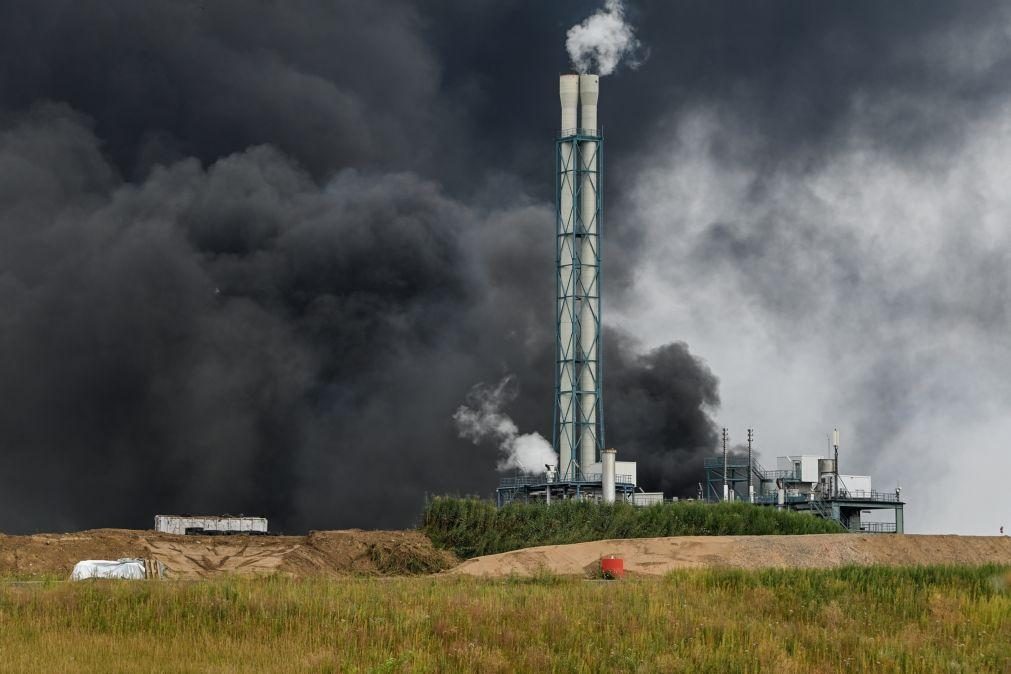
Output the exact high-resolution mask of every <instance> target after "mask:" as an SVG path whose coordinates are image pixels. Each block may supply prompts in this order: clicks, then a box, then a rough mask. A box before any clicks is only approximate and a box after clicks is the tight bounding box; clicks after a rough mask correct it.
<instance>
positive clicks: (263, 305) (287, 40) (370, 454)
mask: <svg viewBox="0 0 1011 674" xmlns="http://www.w3.org/2000/svg"><path fill="white" fill-rule="evenodd" d="M598 6H599V3H598V2H596V1H594V2H577V1H575V0H573V1H566V2H559V3H541V2H532V1H520V0H517V1H509V2H486V1H483V0H482V1H473V0H471V1H468V2H462V1H457V0H439V1H437V2H433V3H429V4H425V5H419V4H417V3H408V2H406V1H399V0H383V1H379V0H342V1H340V2H323V1H321V0H291V1H289V2H284V3H257V4H253V5H251V4H250V3H247V2H239V1H238V0H221V1H218V2H197V1H195V0H177V1H169V0H142V1H138V0H112V1H106V2H98V1H97V0H83V1H82V0H78V1H71V0H54V1H52V2H46V3H15V2H10V1H7V2H0V309H2V311H0V403H2V405H0V529H3V530H6V531H28V530H38V529H72V528H81V527H94V526H134V527H144V526H148V525H149V524H150V521H151V517H152V516H153V515H154V514H155V513H157V512H179V511H188V512H197V511H211V512H246V513H258V514H264V515H268V516H270V517H271V518H272V519H273V522H274V525H275V526H276V527H278V528H282V529H285V530H289V531H297V530H303V529H306V528H309V527H314V528H324V527H341V526H405V525H409V524H411V523H412V521H413V518H414V517H415V515H416V513H417V512H418V509H419V507H420V505H421V503H422V500H423V497H424V494H425V493H426V492H427V493H439V492H445V491H454V492H469V493H473V492H477V493H481V494H487V493H489V492H490V490H491V489H492V488H493V487H494V485H495V482H496V479H497V476H496V473H495V464H496V460H497V458H498V457H497V454H496V452H497V450H496V449H495V448H494V447H482V446H478V447H475V446H474V445H472V444H471V443H469V442H467V441H466V440H462V439H460V438H459V437H457V434H456V432H455V429H454V428H453V423H452V415H453V412H454V410H456V409H457V407H458V406H459V405H460V403H461V402H462V401H463V400H464V398H465V396H466V394H467V392H468V391H469V390H470V389H471V387H472V386H473V385H475V384H476V383H479V382H485V383H489V384H491V383H494V382H496V381H500V380H501V378H502V377H503V376H504V375H505V374H507V373H508V374H513V375H514V376H515V377H516V381H517V382H518V385H519V386H520V391H521V393H520V395H519V397H518V398H517V399H516V400H515V401H514V402H513V403H512V405H511V406H510V408H509V410H508V413H509V414H510V416H512V417H513V418H514V419H515V420H516V422H517V424H518V425H519V426H520V428H521V429H522V430H523V431H524V432H526V431H537V432H540V433H541V434H542V435H545V436H547V435H549V434H550V430H551V395H552V360H553V358H552V339H553V323H552V318H551V317H552V314H553V304H552V294H553V270H552V262H553V260H552V257H553V248H552V238H551V237H552V228H553V207H552V206H551V199H552V192H551V184H552V175H551V172H552V165H553V162H552V156H551V152H552V139H553V136H554V133H555V128H556V126H557V109H556V108H557V103H556V100H557V98H556V97H557V89H556V86H557V82H556V80H555V78H554V75H555V70H560V69H564V68H565V64H566V62H567V56H566V54H565V49H564V35H565V31H566V29H567V28H568V27H570V26H572V25H574V24H575V23H577V22H578V21H581V20H582V19H583V18H584V17H586V16H588V15H589V14H590V13H591V12H592V11H594V10H596V9H597V7H598ZM901 6H902V3H877V2H857V3H852V2H848V3H834V4H833V3H830V6H823V5H819V6H818V7H813V6H807V5H804V4H803V3H790V2H777V3H772V4H771V5H763V6H762V7H761V8H760V7H759V6H757V5H756V6H754V7H745V6H742V5H741V4H740V3H738V2H732V1H730V0H727V2H716V3H713V2H689V3H676V4H672V3H666V2H642V3H628V4H627V18H628V20H629V21H630V22H632V23H634V24H636V25H637V26H638V27H639V32H638V37H639V39H640V40H641V41H642V42H643V44H644V45H645V46H646V47H647V48H648V49H649V53H650V58H649V61H648V63H647V65H646V66H644V67H643V68H641V69H640V70H638V71H635V72H626V73H623V74H621V75H615V76H613V77H611V78H608V81H607V86H608V91H607V92H606V96H605V98H604V99H602V101H603V102H602V110H601V116H602V120H603V121H604V124H605V132H606V134H607V139H608V149H609V159H608V161H609V164H608V165H609V167H610V169H611V173H610V176H611V178H610V180H609V182H608V186H607V190H608V191H607V200H608V204H609V206H608V220H607V223H608V224H607V226H608V230H607V241H606V244H605V246H606V249H605V256H606V261H605V265H606V273H607V283H608V286H607V293H608V296H607V297H606V298H605V299H606V303H611V304H610V306H615V305H617V304H619V303H620V302H621V300H622V299H626V298H627V297H628V295H627V294H628V293H629V291H630V288H631V287H632V285H633V283H634V281H635V278H634V274H633V270H634V269H635V268H636V266H637V265H636V263H637V261H638V260H640V259H641V258H642V257H643V256H644V253H645V252H644V251H643V246H642V241H641V232H640V227H639V224H640V223H638V222H636V221H635V220H634V219H633V218H632V217H630V216H629V217H625V216H623V215H622V214H623V212H624V211H625V207H626V206H627V205H628V202H629V197H627V196H626V195H627V194H628V191H629V188H630V187H631V186H632V185H631V184H630V181H631V180H632V178H631V177H630V176H634V175H635V172H634V171H632V170H631V169H633V168H635V167H636V166H637V165H638V162H639V161H641V157H642V156H651V155H652V153H645V154H644V151H646V150H649V149H650V148H653V147H654V145H655V139H656V135H657V134H658V133H662V132H664V131H665V130H669V129H670V128H672V127H673V126H675V125H676V122H677V120H678V119H679V116H680V115H681V113H682V111H683V110H684V109H685V108H687V107H690V106H697V105H710V106H715V107H717V108H718V109H720V110H724V111H733V112H729V113H726V114H730V115H741V114H743V113H742V111H747V112H748V128H749V129H750V130H751V131H752V133H751V136H752V137H754V138H760V139H763V140H762V142H756V143H755V145H754V146H753V147H752V148H750V150H751V151H750V152H748V153H745V154H743V155H742V156H741V157H740V160H741V161H742V162H746V163H748V164H749V166H752V167H755V166H758V167H762V166H768V165H775V164H792V165H803V164H804V163H805V162H811V161H816V159H815V158H816V157H819V156H820V153H822V152H823V151H825V149H826V148H828V147H830V146H831V143H832V142H833V141H834V140H835V139H836V138H837V137H838V136H839V135H840V134H843V133H846V132H850V131H852V129H851V126H850V123H851V113H852V110H853V106H855V105H857V101H858V100H859V99H858V97H855V96H854V92H858V93H861V94H863V95H864V96H873V95H874V94H875V93H876V92H882V91H888V92H891V93H893V94H894V95H895V100H897V101H899V103H897V105H896V107H895V108H894V109H892V110H890V111H888V114H882V115H879V116H876V117H874V118H872V119H871V120H870V122H868V128H866V129H864V132H865V133H866V134H867V135H868V137H871V138H874V139H880V141H881V142H882V143H884V144H891V145H895V146H897V147H900V151H902V152H914V153H915V151H916V148H918V147H920V144H921V143H926V144H933V145H938V144H942V145H943V143H945V142H949V140H950V138H951V135H952V134H951V133H941V132H940V131H941V130H945V127H944V125H943V124H941V123H940V120H941V119H942V116H943V111H942V107H937V106H935V107H931V106H922V105H918V104H917V103H916V101H917V96H918V95H919V94H921V93H922V92H923V91H924V90H925V89H927V88H934V89H936V90H937V92H938V96H937V98H938V99H939V100H941V101H943V102H944V103H945V104H946V105H947V107H946V108H943V110H948V111H952V110H953V111H954V112H955V114H963V115H965V116H969V117H971V116H972V115H975V114H979V113H980V111H981V110H984V109H986V107H987V106H988V105H989V104H990V103H991V102H992V101H993V100H995V97H996V96H997V94H996V93H995V92H997V88H996V87H993V86H989V85H988V82H990V81H991V78H990V75H992V73H993V72H994V71H995V70H997V69H999V66H1000V63H1002V61H997V62H995V63H994V64H993V65H992V66H991V67H990V70H987V71H985V72H984V71H983V70H979V71H978V72H975V71H974V72H975V74H974V75H973V76H972V77H969V76H967V75H966V73H965V72H963V71H957V72H956V71H952V72H941V73H937V72H935V70H932V69H931V62H930V60H929V59H926V58H915V57H910V54H916V53H917V52H916V46H917V45H918V44H921V43H922V42H923V41H924V40H926V39H928V38H929V37H931V36H935V35H936V34H938V32H940V31H947V32H948V33H950V34H951V35H953V36H957V35H959V34H962V33H965V32H967V31H970V32H971V30H972V29H974V28H975V27H976V26H980V25H986V24H987V22H988V21H991V20H992V19H993V17H994V16H995V14H996V13H997V12H998V11H999V3H979V6H978V7H977V11H972V12H959V11H957V10H956V5H954V4H953V3H940V2H928V3H917V4H916V5H915V7H916V11H915V12H912V13H909V12H906V11H903V10H902V9H901ZM907 7H908V5H907ZM506 36H508V39H507V38H506ZM955 43H957V42H953V44H955ZM517 45H522V48H519V49H518V48H517ZM551 64H556V65H551ZM606 101H611V102H610V103H607V102H606ZM618 101H620V104H619V103H618ZM900 122H901V124H900ZM711 150H712V152H713V153H714V154H715V155H717V156H729V155H731V154H734V153H733V152H731V151H730V149H728V148H725V147H721V146H720V145H719V143H715V144H714V146H713V147H712V148H711ZM735 152H737V151H736V150H735ZM729 231H730V233H731V234H733V235H734V236H733V237H729V236H728V237H724V238H723V239H721V240H727V241H730V243H733V241H735V240H737V239H740V238H741V237H740V235H739V234H738V233H736V230H729ZM674 235H675V234H672V236H674ZM719 243H720V241H716V242H714V243H713V244H712V246H717V244H719ZM712 246H711V247H710V248H700V253H699V259H698V260H697V262H698V264H699V265H700V266H703V267H704V266H705V260H704V259H702V258H703V257H704V256H705V255H706V254H707V253H706V251H707V250H708V251H709V252H710V254H712V253H713V249H712ZM715 250H716V253H719V249H718V248H717V249H715ZM669 339H672V340H677V339H678V335H671V336H670V337H669ZM605 348H606V358H607V361H606V368H607V370H606V373H607V374H606V384H605V386H606V388H605V396H606V398H605V400H606V403H605V404H606V406H607V408H606V413H605V414H606V421H607V429H608V431H607V432H608V438H609V444H614V445H616V446H617V447H618V448H619V451H621V452H623V458H624V457H625V456H628V457H634V458H636V459H638V460H639V461H640V462H641V468H640V474H641V475H642V476H643V478H644V482H645V485H646V486H650V487H654V488H662V489H664V490H665V491H668V493H672V494H678V495H688V496H690V495H693V494H694V485H695V483H696V482H697V481H698V480H699V478H700V474H699V470H698V468H699V465H700V461H701V457H702V456H704V455H705V454H706V453H708V452H712V451H713V449H714V448H715V444H716V433H715V429H714V425H713V423H712V421H711V419H710V415H711V414H712V413H713V411H714V410H715V408H716V406H717V405H718V404H719V396H718V393H717V380H716V378H715V376H714V375H713V374H712V373H711V372H710V371H709V369H708V368H707V367H706V366H705V365H704V364H703V363H702V362H701V361H700V360H698V359H697V358H696V357H694V356H693V355H692V354H691V353H690V352H689V350H688V348H687V347H686V346H685V345H684V344H681V343H678V342H676V341H675V342H674V343H672V344H668V345H667V346H663V347H660V348H658V349H653V350H645V351H644V350H643V349H640V348H639V347H638V346H637V342H636V340H633V339H632V338H631V337H628V336H627V335H624V334H623V332H622V330H621V328H620V326H616V325H615V326H612V327H611V328H609V330H608V333H607V338H606V343H605ZM693 349H694V350H695V351H697V352H702V353H704V351H705V348H704V345H698V344H696V345H694V346H693Z"/></svg>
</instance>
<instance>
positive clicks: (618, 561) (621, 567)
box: [600, 555, 625, 580]
mask: <svg viewBox="0 0 1011 674" xmlns="http://www.w3.org/2000/svg"><path fill="white" fill-rule="evenodd" d="M600 573H601V575H602V576H604V578H607V579H608V580H614V579H616V578H621V577H622V576H624V575H625V560H624V559H622V558H620V557H615V556H614V555H609V556H607V557H604V558H602V559H601V560H600Z"/></svg>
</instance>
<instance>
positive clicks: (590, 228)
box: [576, 75, 600, 466]
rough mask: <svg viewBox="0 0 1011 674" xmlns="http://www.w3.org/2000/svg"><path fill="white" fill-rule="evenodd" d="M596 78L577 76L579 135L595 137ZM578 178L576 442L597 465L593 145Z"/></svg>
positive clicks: (584, 151)
mask: <svg viewBox="0 0 1011 674" xmlns="http://www.w3.org/2000/svg"><path fill="white" fill-rule="evenodd" d="M599 93H600V77H599V76H598V75H580V76H579V103H580V132H581V134H582V135H586V136H596V135H597V98H598V97H599ZM579 162H580V170H581V173H582V175H581V178H580V185H579V232H578V234H581V236H578V235H577V237H576V238H577V241H578V243H577V245H579V246H580V253H579V270H580V271H579V278H580V283H579V285H580V294H581V295H582V298H583V299H582V301H581V304H582V306H580V307H579V312H580V313H579V316H580V320H579V342H580V352H581V354H582V360H583V365H582V368H581V369H580V375H579V390H580V412H581V421H582V422H583V425H582V433H581V434H580V441H579V456H580V463H581V464H582V465H584V466H588V465H590V464H591V463H596V461H597V438H596V435H597V430H596V428H597V395H596V390H597V371H598V369H597V338H598V335H597V325H598V322H597V317H598V316H599V315H600V293H599V285H598V282H597V280H598V271H599V270H598V265H597V260H598V259H599V257H598V253H599V252H600V236H599V233H600V232H599V228H598V222H597V188H598V179H597V178H598V173H597V143H595V142H593V141H585V140H584V141H582V142H580V147H579Z"/></svg>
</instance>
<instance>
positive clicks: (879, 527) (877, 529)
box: [853, 522, 898, 534]
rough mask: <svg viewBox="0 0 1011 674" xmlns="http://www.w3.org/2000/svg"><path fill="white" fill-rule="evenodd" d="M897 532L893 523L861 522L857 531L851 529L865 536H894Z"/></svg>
mask: <svg viewBox="0 0 1011 674" xmlns="http://www.w3.org/2000/svg"><path fill="white" fill-rule="evenodd" d="M897 530H898V529H897V528H896V526H895V524H894V523H893V522H862V523H861V524H860V528H859V529H853V531H854V532H857V531H859V532H863V533H867V534H894V533H895V532H896V531H897Z"/></svg>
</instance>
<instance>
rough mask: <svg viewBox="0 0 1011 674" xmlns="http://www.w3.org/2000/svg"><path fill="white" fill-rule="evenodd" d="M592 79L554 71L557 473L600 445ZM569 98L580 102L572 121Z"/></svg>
mask: <svg viewBox="0 0 1011 674" xmlns="http://www.w3.org/2000/svg"><path fill="white" fill-rule="evenodd" d="M598 91H599V78H598V76H596V75H562V76H561V78H559V93H560V98H561V104H562V125H561V134H560V136H559V138H558V140H557V141H556V143H555V169H556V170H555V176H556V178H555V204H556V239H555V241H556V243H555V267H556V277H555V288H556V293H555V299H556V313H555V335H556V349H555V353H556V367H555V402H554V424H553V429H552V437H553V443H554V448H555V451H557V452H558V455H559V464H560V465H559V476H560V478H561V479H563V480H575V479H583V474H584V470H585V468H586V467H587V466H589V465H590V464H593V463H597V462H599V461H600V452H601V450H602V449H603V448H604V414H603V411H604V410H603V396H602V382H603V369H602V358H601V356H602V348H601V347H602V341H601V332H600V316H601V313H600V311H601V301H600V288H601V278H602V277H601V264H600V262H601V256H600V237H601V234H602V232H603V227H602V225H603V218H602V215H603V205H602V198H601V195H602V192H603V190H602V187H603V168H604V162H603V156H604V141H603V137H602V135H601V133H600V131H599V129H598V127H597V97H598ZM577 104H578V105H579V106H580V107H581V111H580V112H581V114H580V117H581V119H580V121H579V123H577V121H576V111H577Z"/></svg>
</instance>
